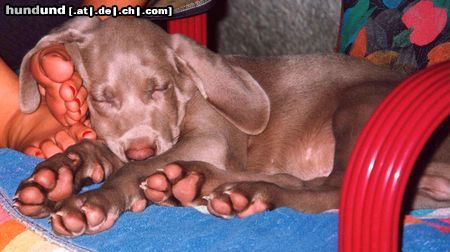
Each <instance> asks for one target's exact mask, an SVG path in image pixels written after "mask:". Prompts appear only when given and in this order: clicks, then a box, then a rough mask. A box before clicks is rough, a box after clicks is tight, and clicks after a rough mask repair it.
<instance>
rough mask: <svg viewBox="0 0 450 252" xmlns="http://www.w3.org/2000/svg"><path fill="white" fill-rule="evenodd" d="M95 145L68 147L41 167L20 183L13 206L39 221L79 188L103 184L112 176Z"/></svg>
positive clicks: (40, 165) (87, 143)
mask: <svg viewBox="0 0 450 252" xmlns="http://www.w3.org/2000/svg"><path fill="white" fill-rule="evenodd" d="M96 145H98V143H96V142H95V141H89V140H85V141H84V142H82V143H80V144H77V145H74V146H71V147H69V148H68V149H67V150H66V151H65V152H64V153H59V154H56V155H54V156H52V157H51V158H49V159H47V160H45V161H43V162H42V163H40V164H39V165H38V166H37V167H36V169H35V171H34V173H33V175H31V176H30V177H29V178H28V179H26V180H24V181H22V182H21V183H20V185H19V188H18V189H17V192H16V196H15V201H16V203H15V206H16V207H17V208H18V209H19V211H20V212H21V213H22V214H24V215H27V216H31V217H36V218H41V217H46V216H48V215H49V214H50V212H52V211H53V208H54V205H55V203H56V202H58V201H61V200H64V199H66V198H68V197H70V196H71V195H73V194H74V193H77V192H78V191H79V190H80V189H81V187H82V186H84V185H88V184H91V183H98V182H101V181H103V180H104V179H105V178H106V177H107V176H108V175H109V174H111V173H112V170H113V165H112V164H111V162H110V161H109V159H108V158H109V157H108V156H107V155H106V154H105V155H102V153H98V151H96V150H97V149H96Z"/></svg>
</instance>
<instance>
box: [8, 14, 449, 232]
mask: <svg viewBox="0 0 450 252" xmlns="http://www.w3.org/2000/svg"><path fill="white" fill-rule="evenodd" d="M55 43H61V44H64V46H65V47H66V49H67V51H68V53H69V54H70V56H71V57H72V60H73V62H74V64H75V66H76V70H77V71H78V72H79V73H80V76H81V77H82V79H83V81H84V85H85V86H86V89H87V90H88V93H89V96H88V101H87V102H88V105H89V111H90V119H91V123H92V126H93V127H94V129H95V131H96V132H97V135H98V137H99V140H98V141H91V140H85V141H82V142H80V143H78V144H76V145H73V146H71V147H69V148H68V149H67V150H66V151H65V152H64V153H62V154H57V155H55V156H53V157H51V158H49V159H47V160H46V161H44V162H42V163H40V164H39V165H38V166H37V168H36V170H35V171H34V173H33V175H31V176H30V177H29V178H28V179H26V180H24V181H23V182H22V183H21V184H20V186H19V188H18V192H17V195H16V200H17V206H18V209H19V210H20V211H21V212H22V213H23V214H25V215H29V216H33V217H46V216H50V217H51V222H52V226H53V229H54V231H55V232H56V233H57V234H60V235H65V236H76V235H81V234H93V233H97V232H100V231H103V230H105V229H108V228H110V227H111V226H112V225H113V223H114V222H115V220H116V219H117V218H118V217H119V215H120V214H121V213H122V212H124V211H127V210H131V211H142V210H143V209H144V208H145V207H146V206H147V205H148V204H151V203H155V204H160V205H171V206H172V205H182V206H191V207H197V208H199V209H202V210H205V209H207V210H208V211H209V212H210V213H211V214H213V215H216V216H220V217H224V218H228V217H231V216H235V215H237V216H239V217H245V216H248V215H251V214H255V213H259V212H262V211H265V210H270V209H273V208H276V207H280V206H286V207H291V208H295V209H298V210H300V211H306V212H319V211H323V210H327V209H331V208H336V207H337V206H338V202H339V193H340V184H341V181H342V175H343V171H344V168H345V166H346V162H347V159H348V158H349V155H350V152H351V150H352V147H353V145H354V143H355V140H356V138H357V136H358V133H359V131H360V130H361V128H362V126H363V125H364V123H365V122H366V120H367V119H368V117H369V116H370V114H371V113H372V111H373V110H374V108H375V107H376V106H377V105H378V103H379V102H380V101H381V100H382V99H383V97H385V96H386V94H387V93H388V92H389V91H390V90H391V89H392V88H393V87H394V86H395V85H396V84H398V83H399V82H400V81H401V80H402V76H401V75H400V74H398V73H395V72H392V71H389V70H385V69H383V68H380V67H377V66H374V65H372V64H371V63H368V62H365V61H363V60H359V59H354V58H350V57H346V56H341V55H323V56H320V55H316V56H289V57H278V58H259V59H255V58H247V57H239V56H220V55H218V54H215V53H213V52H211V51H209V50H207V49H206V48H204V47H202V46H200V45H198V44H196V43H195V42H193V41H192V40H190V39H188V38H186V37H184V36H182V35H169V34H167V33H166V32H165V31H163V30H162V29H161V28H159V27H158V26H156V25H154V24H152V23H151V22H148V21H146V20H140V19H132V18H111V19H108V20H106V21H103V22H100V21H98V20H97V19H90V18H75V19H73V20H71V21H69V22H68V23H66V24H64V25H63V26H62V27H60V28H59V29H56V30H54V31H53V32H52V33H50V34H49V35H48V36H45V37H44V38H42V40H41V41H39V43H38V44H37V45H36V47H35V48H34V49H33V50H31V51H30V52H29V53H28V54H27V55H26V56H25V58H24V60H23V63H22V67H21V75H20V98H21V108H22V110H23V111H24V112H32V111H33V110H35V109H36V108H37V107H38V105H39V102H40V96H39V93H38V89H37V86H36V82H35V81H34V80H33V78H32V76H31V73H30V69H29V60H30V58H31V56H32V55H33V54H34V53H35V52H37V51H38V50H40V49H42V48H43V47H46V46H48V45H51V44H55ZM447 125H448V124H447ZM447 129H448V128H447ZM444 133H445V132H444ZM446 134H447V135H448V131H447V133H446ZM447 135H445V136H446V137H444V138H442V137H440V138H439V139H438V140H440V143H439V144H440V145H439V146H438V148H436V149H438V150H437V152H436V154H435V155H434V156H432V159H431V160H432V161H430V162H429V163H428V165H427V168H426V174H425V176H422V179H421V180H420V182H419V186H418V188H419V191H418V193H417V194H416V195H417V197H415V198H414V201H413V207H440V206H449V205H450V204H449V203H450V170H449V168H450V165H449V161H450V160H449V159H450V157H449V155H448V153H449V150H450V141H448V137H447ZM99 182H104V183H103V184H102V185H101V186H100V187H99V188H98V189H94V190H90V191H86V192H83V193H79V191H80V189H81V188H82V187H83V186H85V185H88V184H91V183H99Z"/></svg>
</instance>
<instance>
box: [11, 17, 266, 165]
mask: <svg viewBox="0 0 450 252" xmlns="http://www.w3.org/2000/svg"><path fill="white" fill-rule="evenodd" d="M80 23H83V25H80ZM52 43H63V44H64V45H65V47H66V49H67V51H68V53H69V54H70V56H71V57H72V61H73V62H74V64H75V66H76V70H77V71H78V72H79V73H80V75H81V77H82V79H83V84H84V85H85V86H86V88H87V90H88V94H89V96H88V105H89V111H90V118H91V123H92V126H93V127H94V129H95V130H96V132H97V135H98V136H99V138H100V139H103V140H104V141H105V142H106V143H107V144H108V146H109V148H110V149H111V150H112V151H113V152H114V153H115V154H116V155H117V156H119V157H120V158H121V159H122V160H123V161H129V160H143V159H146V158H148V157H151V156H153V155H156V154H160V153H162V152H165V151H167V150H168V149H170V148H171V147H172V146H173V145H174V144H175V143H176V142H177V140H178V136H179V134H180V131H181V129H180V127H181V123H182V121H183V119H184V118H185V116H186V113H185V110H186V104H187V103H188V102H189V101H190V99H191V98H192V97H193V96H194V94H195V93H198V92H199V93H200V94H201V95H202V96H203V97H204V98H205V99H207V100H208V101H209V104H210V105H211V106H212V107H213V108H214V109H216V110H217V111H218V112H219V113H220V114H221V115H222V116H224V117H225V118H227V119H228V120H229V121H230V122H231V123H232V124H234V125H235V126H236V127H237V128H239V129H241V130H242V131H243V132H245V133H247V134H258V133H260V132H261V131H262V130H263V129H264V128H265V126H266V124H267V122H268V119H269V110H270V108H269V100H268V97H267V95H266V94H265V92H264V91H263V90H262V88H261V87H260V86H259V84H258V83H257V82H256V81H255V80H254V79H253V78H252V77H251V76H250V75H249V74H248V73H247V72H246V71H245V70H243V69H242V68H239V67H237V66H233V65H230V64H229V63H228V62H227V61H226V60H225V59H223V58H222V57H221V56H219V55H216V54H214V53H212V52H210V51H208V50H207V49H205V48H203V47H202V46H200V45H198V44H196V43H195V42H193V41H191V40H190V39H187V38H185V37H183V36H181V35H169V34H167V33H166V32H165V31H163V30H162V29H160V28H159V27H158V26H156V25H154V24H152V23H150V22H148V21H146V20H139V19H131V18H116V19H112V18H110V19H108V20H106V21H102V22H99V21H97V20H93V19H86V18H82V19H75V20H74V21H71V22H69V23H67V24H65V25H64V26H63V27H61V28H60V29H58V30H56V31H55V32H54V33H52V34H50V35H48V36H47V37H44V38H43V39H42V40H41V41H40V42H39V43H38V45H37V46H36V47H35V48H34V49H33V50H32V51H30V52H29V53H28V54H27V55H26V56H25V58H24V61H23V63H22V68H21V72H22V73H21V77H20V80H21V106H22V109H23V111H25V112H31V111H33V110H34V109H36V108H37V106H38V105H39V99H40V97H39V94H38V92H37V88H36V83H35V82H34V80H33V78H32V76H31V73H30V71H29V63H28V61H29V59H30V58H31V56H32V55H33V54H34V53H35V52H37V51H38V50H40V49H42V48H44V47H45V46H48V45H50V44H52Z"/></svg>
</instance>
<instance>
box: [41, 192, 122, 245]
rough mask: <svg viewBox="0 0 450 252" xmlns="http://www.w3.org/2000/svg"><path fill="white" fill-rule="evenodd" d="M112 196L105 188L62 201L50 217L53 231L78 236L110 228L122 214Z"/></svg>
mask: <svg viewBox="0 0 450 252" xmlns="http://www.w3.org/2000/svg"><path fill="white" fill-rule="evenodd" d="M111 198H113V197H111V195H109V194H108V193H106V192H105V191H103V190H93V191H88V192H86V193H82V194H80V195H77V196H72V197H70V198H68V199H66V200H64V201H62V202H60V204H59V206H58V207H57V211H56V212H55V213H53V214H51V217H50V221H51V224H52V228H53V231H54V232H55V233H56V234H58V235H63V236H78V235H82V234H95V233H99V232H102V231H104V230H106V229H108V228H110V227H111V226H112V225H113V224H114V222H115V221H116V220H117V218H118V216H119V214H120V211H119V209H118V208H117V207H114V205H113V203H112V202H111V201H110V199H111Z"/></svg>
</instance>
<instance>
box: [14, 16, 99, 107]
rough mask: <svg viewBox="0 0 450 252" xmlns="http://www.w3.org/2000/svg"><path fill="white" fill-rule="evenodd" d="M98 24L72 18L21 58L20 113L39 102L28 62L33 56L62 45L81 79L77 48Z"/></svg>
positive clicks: (39, 98)
mask: <svg viewBox="0 0 450 252" xmlns="http://www.w3.org/2000/svg"><path fill="white" fill-rule="evenodd" d="M99 22H100V20H99V19H98V18H88V17H77V18H73V19H71V20H70V21H68V22H66V23H64V24H63V25H62V26H61V27H59V28H56V29H54V30H52V31H51V32H50V34H48V35H46V36H45V37H43V38H42V39H41V40H39V42H38V43H37V44H36V46H35V47H34V48H33V49H31V50H30V51H29V52H28V53H27V54H26V55H25V56H24V57H23V59H22V64H21V66H20V76H19V100H20V109H21V111H22V112H24V113H31V112H33V111H35V110H36V109H37V108H38V107H39V103H40V101H41V96H40V94H39V90H38V85H37V83H36V81H35V80H34V78H33V75H32V74H31V67H30V62H31V58H32V57H33V55H34V54H35V53H37V52H38V51H40V50H42V49H44V48H46V47H48V46H50V45H54V44H64V46H65V47H66V50H67V52H68V53H69V55H70V56H71V58H72V61H73V63H74V65H75V66H77V71H81V72H82V73H80V75H81V77H82V78H83V77H84V76H83V75H85V74H84V73H85V70H84V69H78V68H83V67H82V64H81V57H80V53H79V51H78V46H79V45H80V44H81V43H83V42H84V41H85V37H86V36H85V33H86V32H87V31H88V30H90V29H92V28H94V27H95V26H96V25H97V24H98V23H99Z"/></svg>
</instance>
